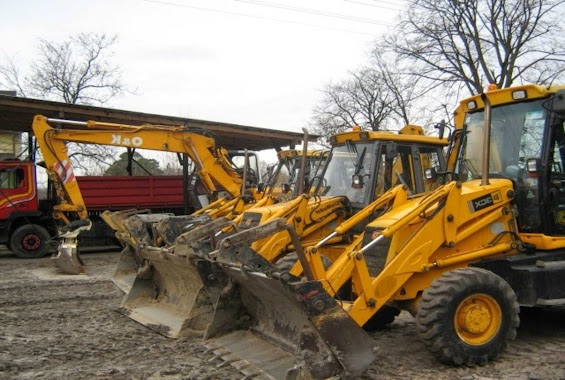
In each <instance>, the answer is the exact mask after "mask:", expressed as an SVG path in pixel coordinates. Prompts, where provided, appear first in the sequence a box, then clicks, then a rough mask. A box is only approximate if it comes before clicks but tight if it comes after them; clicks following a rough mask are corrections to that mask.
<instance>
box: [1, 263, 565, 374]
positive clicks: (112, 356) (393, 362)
mask: <svg viewBox="0 0 565 380" xmlns="http://www.w3.org/2000/svg"><path fill="white" fill-rule="evenodd" d="M83 258H84V260H85V262H86V265H87V268H88V275H83V276H68V275H63V274H60V273H58V272H57V270H56V269H55V268H54V267H53V265H52V264H51V262H50V259H49V258H44V259H38V260H21V259H17V258H16V257H15V256H13V255H12V254H10V253H6V252H4V253H0V379H241V378H242V376H241V375H240V374H239V373H238V372H237V371H236V370H235V369H233V368H231V367H230V366H219V365H220V362H219V361H218V360H214V358H213V356H212V354H211V353H208V352H206V351H205V348H204V347H203V346H202V345H201V343H200V342H199V340H198V339H178V340H171V339H168V338H165V337H163V336H161V335H158V334H157V333H155V332H153V331H151V330H148V329H147V328H145V327H143V326H141V325H139V324H137V323H136V322H134V321H133V320H130V319H128V318H127V317H125V316H123V315H122V314H119V313H118V312H116V309H117V308H118V307H119V305H120V301H121V299H122V292H121V291H120V290H118V288H117V287H116V286H115V285H114V284H113V283H112V282H111V281H110V277H111V274H112V272H113V269H114V267H115V263H116V261H117V259H118V252H105V253H89V254H84V255H83ZM373 337H374V339H375V342H376V343H377V345H378V347H379V359H378V360H377V361H375V362H374V363H373V365H372V366H371V367H370V368H369V369H368V370H367V371H366V373H365V374H364V375H363V376H361V377H360V379H374V378H382V379H436V380H437V379H440V380H442V379H465V380H473V379H484V380H486V379H565V310H551V311H549V310H535V311H528V312H523V313H522V315H521V326H520V329H519V331H518V338H517V339H516V341H514V342H512V343H511V344H510V346H509V347H508V349H507V351H506V352H505V353H504V355H502V357H501V358H500V359H498V360H497V361H496V362H493V363H489V364H488V365H486V366H483V367H476V368H468V367H460V368H454V367H449V366H446V365H442V364H440V363H438V362H437V361H436V360H435V359H434V358H433V357H432V355H431V354H430V353H428V352H427V351H426V349H425V348H424V346H423V345H422V343H421V342H420V341H419V339H418V337H417V335H416V329H415V325H414V321H413V320H412V318H411V317H410V315H408V314H406V315H405V314H401V315H400V316H399V317H398V319H397V320H396V321H395V322H394V324H393V325H392V327H391V328H390V329H389V330H387V331H384V332H378V333H374V334H373Z"/></svg>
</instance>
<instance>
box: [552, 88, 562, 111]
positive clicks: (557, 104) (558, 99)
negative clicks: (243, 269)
mask: <svg viewBox="0 0 565 380" xmlns="http://www.w3.org/2000/svg"><path fill="white" fill-rule="evenodd" d="M552 111H553V112H555V113H556V114H558V115H559V116H561V117H565V90H558V91H557V92H556V93H555V99H554V100H553V109H552Z"/></svg>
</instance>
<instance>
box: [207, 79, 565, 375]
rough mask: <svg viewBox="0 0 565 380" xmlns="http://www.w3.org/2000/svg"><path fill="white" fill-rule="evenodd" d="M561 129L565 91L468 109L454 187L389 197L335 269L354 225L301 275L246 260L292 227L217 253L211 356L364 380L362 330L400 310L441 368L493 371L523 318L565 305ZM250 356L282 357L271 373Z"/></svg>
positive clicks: (460, 114)
mask: <svg viewBox="0 0 565 380" xmlns="http://www.w3.org/2000/svg"><path fill="white" fill-rule="evenodd" d="M564 122H565V86H550V87H542V86H535V85H526V86H520V87H513V88H507V89H501V90H491V91H489V92H486V93H484V94H480V95H477V96H474V97H471V98H468V99H465V100H463V101H462V102H461V103H460V105H459V107H458V108H457V110H456V112H455V124H456V128H457V130H458V131H459V132H458V133H457V134H456V136H458V138H457V139H454V140H453V141H454V146H453V147H452V149H451V150H450V156H449V160H448V161H449V162H450V163H452V166H453V167H451V168H449V170H450V171H452V172H451V176H452V178H453V180H452V181H450V182H448V183H446V184H445V185H442V186H440V187H439V188H437V189H436V190H434V191H433V192H430V193H427V194H423V195H418V196H415V197H414V196H410V195H409V194H408V192H407V189H406V188H405V187H404V186H400V187H397V188H395V189H393V190H390V191H389V192H388V193H386V194H385V195H383V197H382V198H384V199H385V200H387V203H388V205H389V206H390V207H389V208H388V209H385V211H384V212H382V213H381V214H380V215H378V216H376V217H373V218H372V220H370V221H369V222H368V223H362V224H364V228H363V230H362V231H361V233H359V234H357V235H355V236H354V238H353V240H352V242H351V244H349V245H343V246H342V247H340V248H341V250H340V253H339V254H338V255H336V256H335V260H334V261H332V263H331V265H329V266H327V265H324V264H325V263H324V262H323V260H322V257H321V256H322V254H323V253H324V252H326V251H328V250H333V249H335V247H331V246H332V242H331V239H333V238H334V234H335V236H339V235H340V234H342V233H343V232H344V231H351V230H352V228H351V227H352V226H355V225H357V223H358V222H359V221H358V220H355V219H351V220H350V221H348V222H346V223H345V224H343V225H342V226H340V228H339V229H338V230H336V231H335V232H334V233H333V234H330V235H328V237H327V238H325V239H322V240H321V241H319V242H318V243H316V244H314V245H311V246H308V247H305V248H304V249H302V247H300V248H298V249H297V252H299V253H300V254H299V257H300V258H301V260H300V265H302V266H303V267H304V268H303V270H302V271H300V270H299V269H298V268H297V267H298V264H297V265H296V266H295V267H294V268H293V269H292V270H291V273H287V272H284V271H280V270H278V268H277V267H276V266H274V265H272V264H271V263H270V262H269V261H267V260H264V259H263V258H262V256H261V255H260V254H258V253H257V252H256V251H255V250H253V249H252V248H251V246H252V243H253V241H254V240H255V239H256V238H257V236H259V237H260V238H263V236H268V234H269V233H273V231H274V232H275V233H278V231H282V230H284V231H286V232H287V233H289V234H290V235H291V236H292V235H296V233H295V232H294V230H293V228H292V226H289V225H288V223H286V221H285V220H275V221H272V222H271V223H270V225H264V226H259V227H257V228H256V230H255V231H252V230H248V231H243V232H240V233H238V234H235V235H233V236H230V237H228V238H226V239H223V240H222V241H221V242H220V243H219V244H218V247H219V249H218V250H217V251H216V252H213V253H212V254H211V255H210V256H212V257H214V258H215V261H214V269H215V271H216V272H218V273H223V274H226V275H227V276H228V277H229V280H226V281H225V283H226V284H227V285H226V288H225V291H224V293H223V294H222V295H221V296H220V297H219V301H218V304H217V307H216V310H221V313H219V312H217V313H216V315H215V318H214V319H213V320H212V322H211V326H214V328H209V329H208V330H207V337H206V339H207V345H208V346H209V347H210V348H211V349H212V350H214V351H215V352H217V354H218V355H219V356H221V357H223V358H225V360H227V361H229V362H230V363H234V366H236V367H238V366H241V367H243V364H241V363H250V364H249V365H248V366H247V367H245V368H247V369H246V370H245V371H258V372H261V371H264V373H265V374H266V375H267V376H271V377H273V378H297V377H298V378H300V377H305V378H327V377H331V376H340V378H343V377H349V376H356V375H359V374H361V373H362V372H363V371H364V370H365V369H366V368H367V367H368V366H369V365H370V364H371V362H372V361H373V360H374V359H375V357H376V356H375V352H374V350H373V346H374V345H375V344H377V343H378V342H374V341H373V340H372V339H371V338H370V337H369V336H368V335H367V334H365V333H364V331H363V329H362V327H363V326H367V324H369V325H371V323H370V322H371V319H373V318H377V319H378V318H379V312H381V311H383V310H384V309H385V308H396V309H404V310H408V311H409V312H411V313H412V314H413V315H414V316H415V318H416V324H417V330H418V334H419V336H420V338H421V339H422V341H423V342H424V344H425V346H426V347H427V348H428V349H429V350H430V351H431V353H432V354H433V355H435V356H436V357H437V358H438V359H439V360H441V361H443V362H446V363H451V364H455V365H482V364H485V363H487V362H488V361H489V360H493V359H495V358H497V357H498V356H499V355H500V354H501V353H502V351H503V350H504V348H505V346H506V345H507V342H508V341H509V340H511V339H513V338H514V337H515V336H516V328H517V326H518V324H519V310H520V307H535V306H544V307H546V306H554V305H564V304H565V286H563V284H562V281H561V278H562V277H563V275H565V217H564V216H565V196H564V194H565V192H564V189H565V186H564V185H565V169H564V168H565V166H564V165H563V162H565V149H563V146H565V123H564ZM354 218H355V216H354ZM261 230H265V231H266V232H265V234H261V233H260V232H261ZM306 268H309V269H308V270H306ZM252 342H253V343H252ZM254 342H260V343H254ZM253 344H257V345H259V344H262V345H264V347H265V348H263V350H264V351H267V350H269V352H271V353H274V352H276V354H274V355H273V356H271V357H270V359H273V360H267V359H265V358H264V357H261V356H260V355H258V353H257V352H254V351H253V349H252V345H253ZM274 358H280V360H274ZM275 361H276V363H274V362H275ZM256 367H259V368H256ZM250 368H252V369H250ZM245 371H244V372H245Z"/></svg>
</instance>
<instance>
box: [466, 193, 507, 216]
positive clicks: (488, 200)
mask: <svg viewBox="0 0 565 380" xmlns="http://www.w3.org/2000/svg"><path fill="white" fill-rule="evenodd" d="M499 202H502V195H501V194H500V191H495V192H494V193H490V194H487V195H483V196H481V197H478V198H475V199H472V200H470V201H469V209H470V210H471V212H476V211H479V210H482V209H484V208H486V207H489V206H492V205H495V204H497V203H499Z"/></svg>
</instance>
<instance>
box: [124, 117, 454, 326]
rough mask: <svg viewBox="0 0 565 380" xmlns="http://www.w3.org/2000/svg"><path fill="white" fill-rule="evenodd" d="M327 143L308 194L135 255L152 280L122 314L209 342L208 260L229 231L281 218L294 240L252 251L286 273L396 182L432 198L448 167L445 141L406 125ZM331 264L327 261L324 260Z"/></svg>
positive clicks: (212, 306) (215, 293)
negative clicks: (302, 249)
mask: <svg viewBox="0 0 565 380" xmlns="http://www.w3.org/2000/svg"><path fill="white" fill-rule="evenodd" d="M331 143H332V150H331V151H330V153H329V155H328V158H327V160H326V165H325V167H324V169H323V170H322V171H321V173H320V174H319V175H318V174H317V175H315V176H313V177H311V178H310V180H309V182H310V186H309V187H308V189H306V191H305V192H304V193H303V194H299V195H298V196H296V197H295V198H294V199H290V200H288V201H286V202H279V203H274V204H272V205H268V206H253V207H250V208H249V209H247V210H246V211H245V212H244V213H243V215H242V216H241V217H240V218H238V219H237V223H233V222H230V221H229V220H227V219H216V220H215V221H213V222H212V223H208V224H204V225H201V226H199V227H197V228H194V229H192V230H191V231H189V232H186V233H183V234H181V235H180V236H178V238H177V239H176V240H175V242H174V244H170V245H169V246H168V247H155V246H150V245H147V246H144V247H143V248H142V249H140V250H139V254H140V256H141V257H142V258H143V259H144V260H146V261H147V262H149V263H150V264H151V267H152V268H151V272H150V274H149V276H148V275H146V274H145V273H143V274H141V273H140V274H138V276H137V277H136V279H135V282H134V284H133V287H132V288H131V290H130V292H129V293H128V294H127V296H126V297H125V299H124V301H123V303H122V311H123V312H124V313H125V314H127V315H128V316H129V317H131V318H132V319H134V320H136V321H138V322H140V323H142V324H144V325H146V326H148V327H150V328H153V329H155V330H157V331H158V332H160V333H163V334H165V335H167V336H170V337H179V336H188V335H206V334H207V329H208V328H209V324H210V320H211V318H212V317H213V315H214V314H221V313H220V312H218V311H217V310H216V304H217V302H218V301H217V300H218V297H220V296H221V294H222V293H223V292H224V290H225V289H224V288H225V287H226V285H227V283H226V280H227V278H226V276H225V275H222V273H217V271H216V268H215V267H214V265H213V263H211V262H210V261H209V256H208V255H209V253H210V252H211V251H214V250H215V249H216V242H218V241H219V240H220V239H222V238H223V237H225V236H226V230H227V229H228V228H230V227H231V231H229V233H228V235H229V234H233V233H234V232H237V231H245V230H250V231H254V227H255V226H257V225H260V226H263V225H265V224H266V223H268V222H269V221H271V220H274V219H279V218H284V220H285V221H286V223H288V224H289V225H291V226H292V228H293V231H295V232H296V236H294V238H291V237H289V235H288V234H287V233H285V232H278V233H274V234H273V235H272V236H269V237H267V238H266V239H264V240H261V241H260V242H258V243H257V244H256V249H257V251H259V252H260V253H261V255H262V260H265V261H267V262H272V263H276V265H277V266H278V267H279V268H281V267H285V266H286V265H287V264H286V263H285V262H284V260H282V259H283V258H286V257H288V256H291V257H294V260H293V263H294V261H296V256H295V255H294V254H293V252H294V251H295V249H297V243H298V242H299V241H300V240H301V241H302V244H310V243H311V242H317V241H319V240H320V239H321V238H323V237H324V236H326V235H328V234H329V233H330V232H332V231H333V230H334V229H335V228H336V227H337V226H338V225H339V223H340V222H341V221H343V220H345V219H347V218H348V216H349V215H352V214H353V213H356V212H357V211H358V210H361V209H363V208H364V207H365V206H366V205H367V204H369V203H372V202H373V200H374V199H376V198H378V197H379V196H380V194H382V193H383V191H385V190H386V189H387V188H389V187H392V186H393V185H395V183H396V182H399V183H404V184H405V186H406V188H407V189H409V190H410V191H411V192H413V193H421V192H425V191H429V190H430V189H431V186H432V185H433V183H437V182H438V181H439V178H438V176H437V175H433V173H432V172H433V170H432V169H435V170H436V171H441V170H443V168H445V163H444V153H443V150H444V148H445V147H446V146H447V140H446V139H443V138H438V137H430V136H424V135H423V130H422V128H420V127H416V126H407V127H405V128H404V129H403V130H402V131H401V133H400V134H395V133H391V132H368V131H361V130H354V131H351V132H345V133H341V134H338V135H335V136H333V137H332V139H331ZM428 169H429V170H428ZM426 174H428V177H426ZM300 182H302V181H299V183H300ZM352 183H353V184H352ZM372 211H374V210H372ZM367 216H370V214H369V215H366V217H367ZM360 228H362V227H360ZM234 230H235V231H234ZM236 235H237V234H236ZM234 236H235V235H234ZM349 238H350V236H349V235H343V236H338V237H335V238H334V239H333V240H332V243H334V244H337V243H338V242H341V243H342V244H348V243H349ZM298 246H300V244H298ZM336 251H337V250H336ZM332 258H333V256H332V254H329V255H328V259H329V260H331V259H332ZM306 270H308V267H306Z"/></svg>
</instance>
